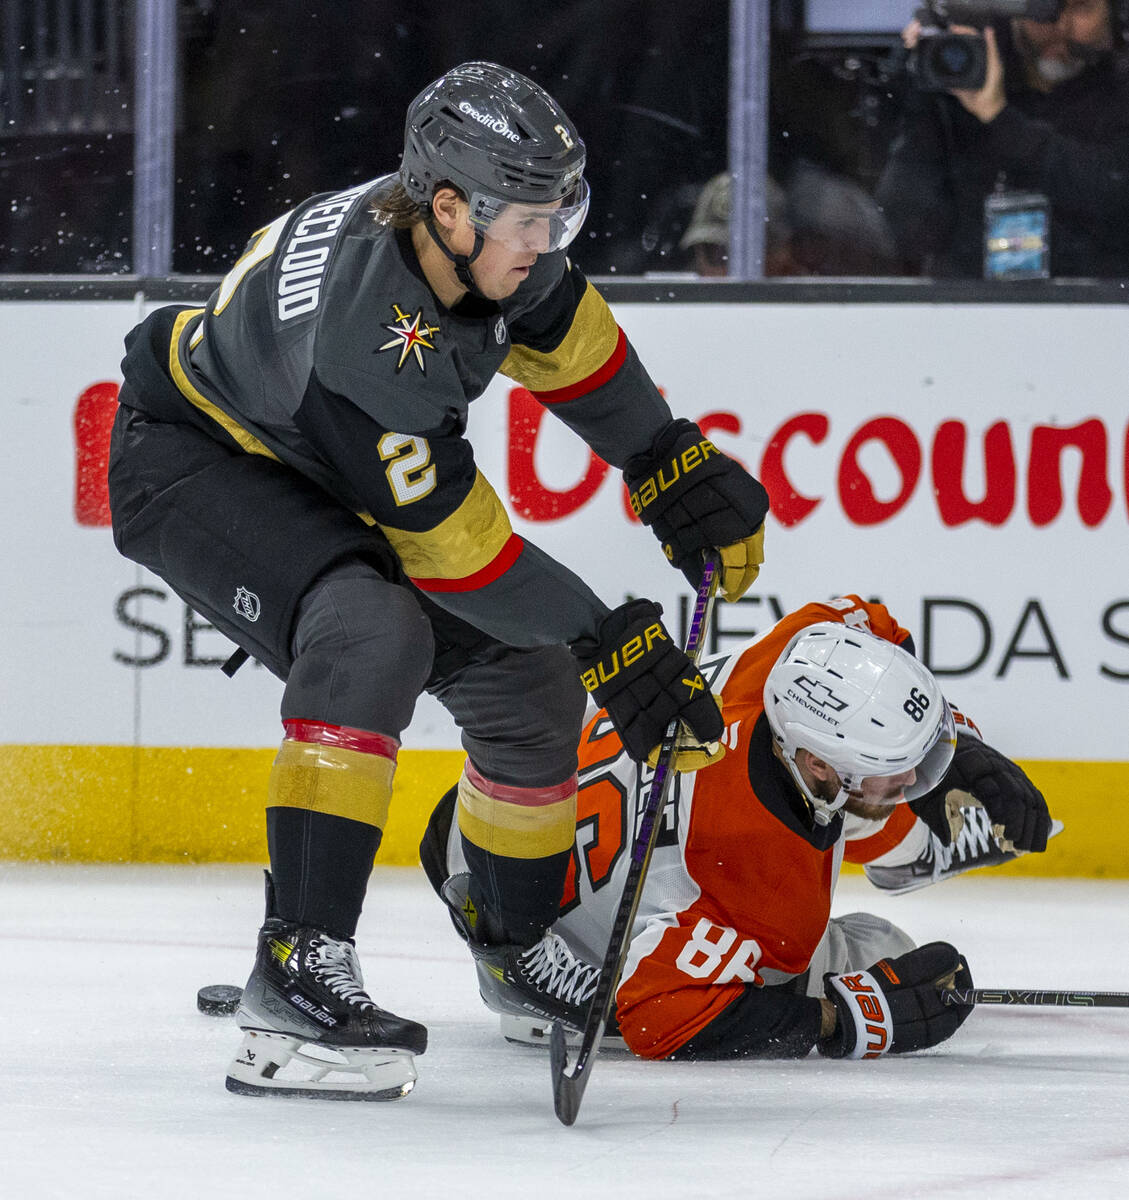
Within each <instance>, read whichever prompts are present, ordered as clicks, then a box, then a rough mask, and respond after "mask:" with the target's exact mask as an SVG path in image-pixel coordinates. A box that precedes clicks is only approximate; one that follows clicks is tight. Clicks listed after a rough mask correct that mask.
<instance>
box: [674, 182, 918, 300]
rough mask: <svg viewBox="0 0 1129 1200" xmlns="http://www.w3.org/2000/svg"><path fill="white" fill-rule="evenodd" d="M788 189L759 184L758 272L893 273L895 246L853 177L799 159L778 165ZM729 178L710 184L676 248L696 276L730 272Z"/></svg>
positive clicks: (869, 199) (805, 273)
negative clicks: (761, 232)
mask: <svg viewBox="0 0 1129 1200" xmlns="http://www.w3.org/2000/svg"><path fill="white" fill-rule="evenodd" d="M784 169H785V171H786V173H787V186H786V187H785V186H782V185H781V184H780V183H779V182H777V180H775V179H773V178H772V177H771V176H769V177H768V178H767V179H766V180H765V227H764V228H765V244H764V274H765V275H766V276H770V277H771V276H780V275H823V276H833V275H838V276H854V275H883V274H892V273H893V272H894V257H893V256H894V248H893V242H892V239H891V237H890V233H889V231H888V230H887V228H886V225H885V223H884V221H883V219H882V214H881V213H880V212H878V209H877V207H876V205H875V203H874V201H873V200H872V199H871V198H870V196H868V195H867V194H866V192H865V191H864V190H863V189H862V188H861V187H859V185H858V184H857V183H855V182H854V181H853V180H850V179H847V178H845V177H843V176H840V175H836V174H834V173H833V172H831V171H828V170H825V169H824V168H823V167H820V166H818V165H816V164H815V163H812V162H809V161H807V160H806V159H799V160H797V161H795V162H794V163H793V164H791V165H790V166H789V165H785V167H784ZM731 202H732V184H731V181H730V177H729V173H728V172H727V171H723V172H721V174H719V175H715V176H714V177H713V178H712V179H710V180H709V181H708V182H707V183H706V184H705V185H704V186H703V188H702V190H701V192H700V193H699V195H698V200H697V203H696V204H695V206H694V215H693V217H692V218H691V220H690V224H689V226H688V227H687V230H686V232H685V233H684V234H683V235H682V240H681V242H680V243H679V246H680V248H681V249H682V250H684V251H690V252H691V253H692V255H693V262H692V269H693V270H694V271H695V272H696V273H697V274H698V275H701V276H703V277H707V278H708V277H711V276H712V277H723V276H725V275H727V274H728V270H729V212H730V204H731Z"/></svg>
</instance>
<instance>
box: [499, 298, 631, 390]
mask: <svg viewBox="0 0 1129 1200" xmlns="http://www.w3.org/2000/svg"><path fill="white" fill-rule="evenodd" d="M618 344H619V326H618V325H617V324H616V320H615V317H613V316H612V313H611V309H609V308H608V306H607V304H606V303H605V301H604V298H603V296H601V295H600V293H599V292H598V291H596V289H595V288H594V287H593V286H592V285H591V284H590V283H589V284H588V285H587V286H586V287H585V289H584V295H583V296H581V297H580V303H579V304H578V305H577V306H576V312H575V313H574V314H573V318H572V324H571V325H570V326H569V330H568V333H566V334H565V336H564V340H563V341H562V342H561V344H560V345H559V346H558V347H557V348H556V349H555V350H550V351H549V352H548V353H547V354H542V353H541V352H540V351H538V350H530V349H529V347H528V346H513V347H512V348H511V349H510V352H509V354H507V355H506V358H505V361H504V362H503V363H502V365H501V367H500V368H499V369H500V370H501V372H502V374H503V375H506V376H508V377H509V378H510V379H513V380H514V381H515V382H517V383H520V384H521V385H522V386H523V387H527V388H528V389H529V390H530V391H531V392H547V391H557V390H558V389H560V388H567V387H571V386H572V385H573V384H576V383H579V382H580V381H581V380H583V379H587V378H588V376H589V375H591V374H593V373H594V372H596V371H598V370H599V369H600V368H601V367H602V366H603V365H604V363H606V362H607V361H608V359H609V358H611V356H612V355H613V354H614V353H615V350H616V346H617V345H618Z"/></svg>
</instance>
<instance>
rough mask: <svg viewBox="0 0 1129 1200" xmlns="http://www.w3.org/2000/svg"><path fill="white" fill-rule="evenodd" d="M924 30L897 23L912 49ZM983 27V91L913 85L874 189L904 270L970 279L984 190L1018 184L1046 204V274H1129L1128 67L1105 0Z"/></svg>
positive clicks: (1082, 0)
mask: <svg viewBox="0 0 1129 1200" xmlns="http://www.w3.org/2000/svg"><path fill="white" fill-rule="evenodd" d="M920 31H921V25H920V23H919V22H918V21H917V20H913V21H911V22H910V23H909V25H908V26H907V27H906V28H905V30H904V31H903V34H902V37H903V41H904V42H905V44H906V46H907V48H912V47H913V46H914V45H915V44H916V42H917V39H918V35H919V34H920ZM952 31H953V32H965V33H968V32H972V31H971V30H969V29H968V28H967V27H961V26H953V28H952ZM984 36H985V40H986V42H987V56H988V66H987V77H986V80H985V83H984V86H983V87H982V88H980V89H979V90H976V91H953V92H951V93H947V94H946V93H937V92H923V91H920V90H918V89H917V88H916V87H915V86H914V85H913V84H912V83H911V84H910V85H909V87H908V95H907V102H906V109H905V113H904V117H903V127H902V131H901V133H900V135H899V137H898V138H897V140H896V141H895V142H894V145H893V147H892V149H891V153H890V157H889V160H888V161H887V164H886V167H885V170H884V172H883V174H882V178H881V179H880V180H879V183H878V188H877V191H876V196H877V199H878V202H879V204H880V206H881V207H882V209H883V211H884V212H885V214H886V219H887V221H888V222H889V224H890V227H891V228H892V230H893V232H894V236H895V238H896V239H897V243H898V249H899V252H900V254H901V255H902V257H903V258H904V259H905V261H906V264H907V268H908V269H909V270H910V271H911V272H914V273H922V274H927V275H934V276H950V277H951V276H960V277H979V276H980V275H981V274H982V272H983V253H984V203H985V200H986V198H987V197H988V196H989V195H990V194H992V193H993V192H997V191H998V192H1003V191H1006V192H1016V191H1022V192H1034V193H1039V194H1041V195H1042V196H1045V197H1046V198H1047V200H1048V201H1049V205H1050V211H1051V224H1050V272H1051V274H1052V275H1057V276H1080V277H1106V278H1109V277H1120V276H1127V275H1129V221H1127V220H1126V212H1127V211H1129V63H1127V61H1126V57H1125V55H1124V54H1123V53H1122V43H1123V38H1122V34H1121V30H1120V29H1119V26H1118V21H1117V19H1116V16H1115V12H1114V4H1113V2H1112V0H1065V2H1064V3H1063V7H1062V12H1061V14H1060V16H1059V19H1058V20H1057V21H1055V22H1053V23H1042V22H1036V21H1028V20H1018V19H1017V20H1013V21H1010V22H999V23H997V24H996V25H995V26H994V27H989V28H987V29H986V30H985V31H984Z"/></svg>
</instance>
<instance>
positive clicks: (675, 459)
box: [623, 418, 768, 600]
mask: <svg viewBox="0 0 1129 1200" xmlns="http://www.w3.org/2000/svg"><path fill="white" fill-rule="evenodd" d="M623 481H624V483H626V484H627V488H628V491H629V492H630V494H631V508H632V510H633V511H634V513H635V515H636V516H637V517H638V518H639V520H640V521H642V522H643V524H644V525H647V526H650V527H651V528H652V529H653V530H654V533H655V536H656V537H657V538H658V539H659V541H660V542H661V543H662V547H663V552H664V553H665V554H666V556H667V558H669V559H670V561H671V562H672V563H673V564H674V565H675V566H676V567H677V568H678V569H679V570H680V571H681V572H682V574H683V575H685V576H686V578H687V579H688V580H689V581H690V585H691V587H695V588H696V587H697V586H698V584H699V583H701V581H702V551H703V550H708V549H716V550H717V551H718V553H719V554H720V556H721V584H720V590H721V594H722V595H723V596H724V597H725V598H726V599H727V600H737V599H738V598H740V597H741V596H743V595H744V594H745V592H747V591H748V590H749V588H750V587H751V586H752V585H753V582H754V580H755V579H756V577H757V575H758V574H759V573H760V566H761V563H762V562H764V519H765V516H766V515H767V514H768V493H767V492H766V491H765V490H764V488H763V487H762V486H761V485H760V483H758V482H757V480H755V479H754V478H753V477H752V476H751V475H750V474H749V473H748V471H746V470H745V468H744V467H742V466H741V465H740V464H738V463H736V462H734V460H733V459H731V458H730V457H729V456H728V455H726V454H722V452H721V451H720V450H719V449H718V448H717V447H716V446H715V445H714V444H713V442H711V441H710V439H709V438H708V437H705V436H704V435H703V433H702V431H701V430H700V429H699V428H698V426H697V425H695V424H694V422H693V421H687V420H685V419H681V418H680V419H679V420H677V421H672V422H671V423H670V424H669V425H667V426H666V427H665V428H664V429H662V430H660V432H659V433H658V434H657V435H656V437H655V440H654V442H653V443H652V445H651V449H650V451H649V452H648V453H645V454H636V455H635V456H634V457H633V458H630V459H628V461H627V463H626V464H625V466H624V468H623Z"/></svg>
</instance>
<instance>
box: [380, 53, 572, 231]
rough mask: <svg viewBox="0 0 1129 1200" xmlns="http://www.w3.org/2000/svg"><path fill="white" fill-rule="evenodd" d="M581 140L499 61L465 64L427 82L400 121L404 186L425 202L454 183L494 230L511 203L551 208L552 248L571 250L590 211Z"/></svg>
mask: <svg viewBox="0 0 1129 1200" xmlns="http://www.w3.org/2000/svg"><path fill="white" fill-rule="evenodd" d="M584 159H585V152H584V143H583V142H582V141H581V139H580V135H579V134H578V133H577V131H576V127H575V126H574V125H573V124H572V122H571V121H570V120H569V118H568V117H567V116H566V114H565V112H564V110H563V109H562V108H561V107H560V105H558V104H557V102H556V101H555V100H554V99H553V98H552V97H551V96H550V95H549V94H548V92H546V91H545V90H544V89H543V88H541V87H539V86H538V85H537V84H536V83H534V82H533V81H532V80H530V79H527V78H526V77H525V76H524V75H519V74H518V73H517V72H516V71H511V70H509V69H508V68H507V67H500V66H498V65H497V64H495V63H488V62H469V63H463V64H462V65H461V66H458V67H455V68H453V69H452V70H450V71H448V72H447V73H446V74H445V75H443V76H441V77H440V78H439V79H437V80H436V81H435V82H434V83H432V84H429V85H428V86H427V87H426V88H424V90H423V91H422V92H420V94H419V95H418V96H417V97H416V98H415V99H414V100H413V101H412V103H411V105H410V107H409V108H408V115H407V120H406V121H405V126H404V156H403V159H402V161H401V163H400V182H401V183H402V184H403V186H404V189H405V190H406V191H407V193H408V195H409V196H411V197H412V199H414V200H415V201H417V203H418V204H419V205H420V207H421V208H423V207H425V206H426V205H428V204H429V203H430V202H431V197H432V195H433V194H434V192H435V188H436V186H437V185H438V184H441V183H444V182H449V183H452V184H454V185H455V186H456V187H457V188H459V190H460V191H462V192H463V193H464V195H465V196H466V197H467V199H468V201H469V203H470V220H471V223H472V224H473V225H474V226H475V228H476V229H477V230H478V231H479V232H481V233H484V234H486V235H487V236H489V233H490V226H491V225H492V224H493V222H494V221H495V220H496V219H497V218H498V217H499V216H500V215H501V213H502V212H503V210H505V209H506V208H507V207H508V206H512V205H553V210H552V213H553V216H552V222H551V234H550V238H549V242H548V245H547V247H546V249H549V250H559V249H561V248H562V247H564V246H567V245H568V244H569V242H571V241H572V239H573V238H574V237H575V236H576V234H577V233H578V232H579V231H580V226H581V225H582V224H583V223H584V217H585V216H586V214H587V211H588V185H587V183H586V182H585V179H584Z"/></svg>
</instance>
